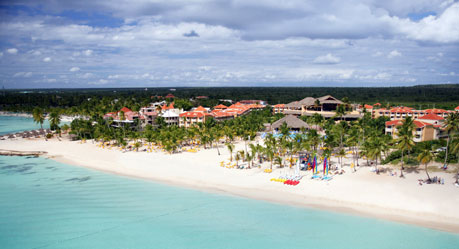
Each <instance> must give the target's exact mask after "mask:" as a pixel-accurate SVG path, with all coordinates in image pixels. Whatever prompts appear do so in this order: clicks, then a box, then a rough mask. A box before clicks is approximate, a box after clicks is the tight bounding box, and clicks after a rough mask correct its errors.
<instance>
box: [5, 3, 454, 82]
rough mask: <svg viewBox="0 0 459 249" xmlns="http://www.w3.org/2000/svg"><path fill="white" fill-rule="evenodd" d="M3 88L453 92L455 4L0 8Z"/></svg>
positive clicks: (46, 5) (34, 5)
mask: <svg viewBox="0 0 459 249" xmlns="http://www.w3.org/2000/svg"><path fill="white" fill-rule="evenodd" d="M0 81H1V82H0V83H1V85H4V86H5V88H74V87H144V86H147V87H162V86H409V85H419V84H440V83H459V2H458V1H454V0H438V1H437V0H405V1H396V0H388V1H377V0H349V1H323V0H322V1H319V0H317V1H315V0H311V1H304V0H286V1H275V0H265V1H255V0H220V1H212V0H169V1H155V0H150V1H145V0H113V1H87V0H81V1H55V0H44V1H37V0H35V1H33V0H15V1H8V0H6V1H2V2H0Z"/></svg>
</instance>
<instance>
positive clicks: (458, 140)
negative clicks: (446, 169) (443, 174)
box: [451, 134, 459, 184]
mask: <svg viewBox="0 0 459 249" xmlns="http://www.w3.org/2000/svg"><path fill="white" fill-rule="evenodd" d="M452 144H453V146H452V149H451V152H452V153H456V158H459V134H456V136H455V139H453V142H452ZM456 183H457V184H459V165H456Z"/></svg>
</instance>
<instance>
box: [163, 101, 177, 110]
mask: <svg viewBox="0 0 459 249" xmlns="http://www.w3.org/2000/svg"><path fill="white" fill-rule="evenodd" d="M161 109H162V110H169V109H174V102H172V103H170V104H169V106H167V105H163V106H161Z"/></svg>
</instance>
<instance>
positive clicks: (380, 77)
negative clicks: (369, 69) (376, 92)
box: [374, 73, 392, 80]
mask: <svg viewBox="0 0 459 249" xmlns="http://www.w3.org/2000/svg"><path fill="white" fill-rule="evenodd" d="M391 77H392V75H391V74H389V73H378V74H376V75H375V76H374V79H375V80H388V79H390V78H391Z"/></svg>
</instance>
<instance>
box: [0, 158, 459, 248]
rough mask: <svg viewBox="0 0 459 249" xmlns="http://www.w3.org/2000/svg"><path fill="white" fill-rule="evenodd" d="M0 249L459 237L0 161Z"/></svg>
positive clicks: (438, 243) (450, 243)
mask: <svg viewBox="0 0 459 249" xmlns="http://www.w3.org/2000/svg"><path fill="white" fill-rule="evenodd" d="M0 200H1V201H0V248H12V249H14V248H21V249H23V248H416V249H419V248H458V247H457V246H458V245H459V235H457V234H451V233H446V232H441V231H436V230H431V229H427V228H422V227H415V226H410V225H404V224H398V223H393V222H387V221H380V220H376V219H368V218H362V217H356V216H350V215H344V214H337V213H331V212H324V211H318V210H312V209H305V208H296V207H290V206H284V205H277V204H272V203H266V202H262V201H256V200H250V199H244V198H238V197H231V196H223V195H218V194H210V193H205V192H200V191H196V190H189V189H182V188H177V187H171V186H166V185H162V184H157V183H153V182H149V181H144V180H138V179H131V178H126V177H121V176H116V175H110V174H105V173H101V172H97V171H93V170H89V169H85V168H79V167H74V166H69V165H66V164H62V163H58V162H55V161H52V160H49V159H44V158H26V157H0Z"/></svg>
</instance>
